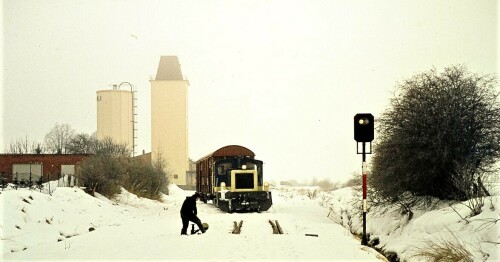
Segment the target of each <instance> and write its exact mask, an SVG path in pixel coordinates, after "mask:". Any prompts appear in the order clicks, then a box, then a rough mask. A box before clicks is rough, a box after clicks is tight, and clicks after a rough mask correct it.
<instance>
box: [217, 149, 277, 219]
mask: <svg viewBox="0 0 500 262" xmlns="http://www.w3.org/2000/svg"><path fill="white" fill-rule="evenodd" d="M214 166H215V168H214V169H215V170H216V174H214V177H215V188H214V199H213V201H214V204H215V205H216V206H217V207H218V208H220V209H221V210H222V211H226V212H232V211H234V210H254V211H266V210H268V209H269V208H270V207H271V205H272V198H271V192H269V191H268V187H267V185H266V184H265V183H263V181H262V173H263V172H262V161H260V160H256V159H250V158H241V157H231V158H228V159H224V160H219V161H217V162H215V165H214Z"/></svg>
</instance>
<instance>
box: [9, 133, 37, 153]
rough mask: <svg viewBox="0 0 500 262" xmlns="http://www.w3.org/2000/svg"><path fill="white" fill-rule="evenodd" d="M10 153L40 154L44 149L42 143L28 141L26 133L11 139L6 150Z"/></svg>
mask: <svg viewBox="0 0 500 262" xmlns="http://www.w3.org/2000/svg"><path fill="white" fill-rule="evenodd" d="M6 151H7V153H10V154H41V153H43V151H44V148H43V144H41V143H37V142H35V141H30V140H29V139H28V136H27V135H26V136H25V137H24V138H18V139H16V140H15V141H12V142H11V143H10V145H9V148H8V149H7V150H6Z"/></svg>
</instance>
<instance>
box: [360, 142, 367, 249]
mask: <svg viewBox="0 0 500 262" xmlns="http://www.w3.org/2000/svg"><path fill="white" fill-rule="evenodd" d="M366 169H367V164H366V151H365V142H363V164H362V169H361V170H362V171H361V173H362V176H363V236H362V238H361V245H365V246H366V245H368V238H367V237H366V211H367V210H368V207H367V204H366V195H367V194H366V191H367V183H366V174H367V170H366Z"/></svg>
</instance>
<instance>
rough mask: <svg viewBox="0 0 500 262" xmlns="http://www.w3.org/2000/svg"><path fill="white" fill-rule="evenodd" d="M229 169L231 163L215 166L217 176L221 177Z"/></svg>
mask: <svg viewBox="0 0 500 262" xmlns="http://www.w3.org/2000/svg"><path fill="white" fill-rule="evenodd" d="M230 168H231V163H224V164H220V165H218V166H217V175H219V176H223V175H225V174H226V170H228V169H230Z"/></svg>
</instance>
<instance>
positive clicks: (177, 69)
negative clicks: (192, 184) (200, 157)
mask: <svg viewBox="0 0 500 262" xmlns="http://www.w3.org/2000/svg"><path fill="white" fill-rule="evenodd" d="M150 82H151V153H152V160H153V161H154V160H156V159H157V157H158V156H161V157H162V159H163V160H165V161H166V163H167V165H168V167H167V168H168V170H166V171H169V173H170V176H169V180H170V182H173V183H175V184H177V185H179V186H185V185H186V171H187V170H188V165H189V160H188V125H187V121H188V119H187V118H188V115H187V109H188V99H187V92H188V86H189V83H188V81H187V80H184V78H183V76H182V72H181V66H180V64H179V59H178V58H177V57H176V56H162V57H160V63H159V65H158V71H157V73H156V78H155V79H154V80H151V81H150Z"/></svg>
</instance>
